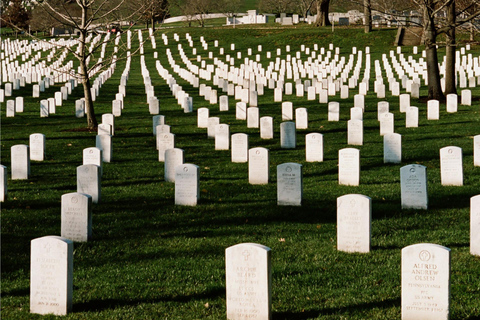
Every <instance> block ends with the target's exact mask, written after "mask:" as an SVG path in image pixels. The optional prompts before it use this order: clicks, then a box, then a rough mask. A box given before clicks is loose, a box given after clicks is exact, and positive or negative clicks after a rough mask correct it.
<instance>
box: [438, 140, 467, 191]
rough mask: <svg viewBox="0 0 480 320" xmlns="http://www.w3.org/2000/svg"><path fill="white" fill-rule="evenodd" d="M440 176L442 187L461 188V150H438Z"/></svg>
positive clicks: (456, 148)
mask: <svg viewBox="0 0 480 320" xmlns="http://www.w3.org/2000/svg"><path fill="white" fill-rule="evenodd" d="M440 175H441V180H442V186H463V158H462V148H459V147H454V146H449V147H445V148H442V149H440Z"/></svg>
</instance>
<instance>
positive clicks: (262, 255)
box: [225, 243, 272, 320]
mask: <svg viewBox="0 0 480 320" xmlns="http://www.w3.org/2000/svg"><path fill="white" fill-rule="evenodd" d="M225 269H226V272H225V275H226V300H227V319H228V320H244V319H256V320H270V319H271V317H272V314H271V305H272V297H271V296H272V293H271V292H272V268H271V249H270V248H268V247H266V246H263V245H260V244H256V243H241V244H237V245H234V246H231V247H228V248H227V249H226V250H225Z"/></svg>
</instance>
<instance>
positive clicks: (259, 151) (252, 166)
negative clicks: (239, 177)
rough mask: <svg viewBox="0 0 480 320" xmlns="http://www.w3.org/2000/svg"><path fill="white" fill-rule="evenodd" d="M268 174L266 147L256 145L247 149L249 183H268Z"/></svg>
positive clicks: (268, 165) (268, 164) (268, 161)
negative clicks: (256, 146)
mask: <svg viewBox="0 0 480 320" xmlns="http://www.w3.org/2000/svg"><path fill="white" fill-rule="evenodd" d="M269 175H270V160H269V155H268V149H265V148H262V147H258V148H252V149H250V150H248V182H249V183H250V184H268V177H269Z"/></svg>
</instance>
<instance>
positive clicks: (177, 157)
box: [164, 148, 184, 182]
mask: <svg viewBox="0 0 480 320" xmlns="http://www.w3.org/2000/svg"><path fill="white" fill-rule="evenodd" d="M183 162H184V151H183V149H179V148H171V149H167V150H166V151H165V166H164V168H165V170H164V178H165V181H166V182H175V168H176V167H178V166H179V165H182V164H183Z"/></svg>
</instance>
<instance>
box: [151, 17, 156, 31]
mask: <svg viewBox="0 0 480 320" xmlns="http://www.w3.org/2000/svg"><path fill="white" fill-rule="evenodd" d="M151 23H152V30H153V31H155V18H154V17H153V15H152V19H151Z"/></svg>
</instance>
